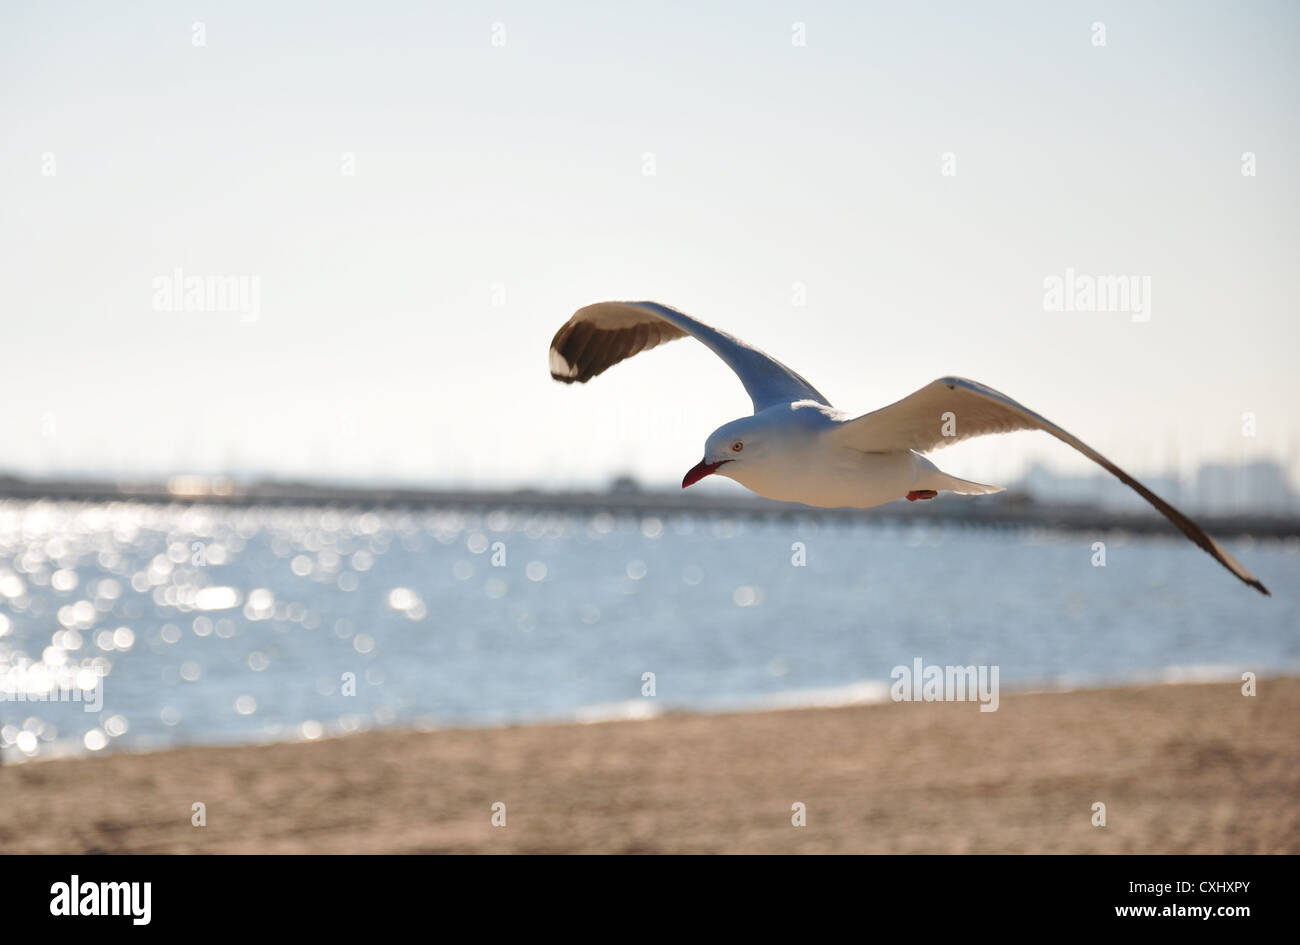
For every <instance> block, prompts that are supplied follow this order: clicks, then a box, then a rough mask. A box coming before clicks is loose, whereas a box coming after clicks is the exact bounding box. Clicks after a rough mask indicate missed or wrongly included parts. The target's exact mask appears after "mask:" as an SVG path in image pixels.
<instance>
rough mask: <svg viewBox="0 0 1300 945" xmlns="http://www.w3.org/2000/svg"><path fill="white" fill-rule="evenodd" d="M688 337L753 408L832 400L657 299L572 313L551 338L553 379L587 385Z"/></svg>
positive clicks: (770, 360)
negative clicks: (718, 362)
mask: <svg viewBox="0 0 1300 945" xmlns="http://www.w3.org/2000/svg"><path fill="white" fill-rule="evenodd" d="M686 335H694V336H695V337H696V338H698V339H699V340H700V341H702V342H704V343H705V344H706V345H708V346H709V348H710V349H711V350H712V351H713V353H714V354H716V355H717V356H718V357H720V358H722V360H723V361H726V362H727V366H728V367H729V368H731V369H732V370H733V371H735V372H736V375H737V376H738V377H739V378H740V383H742V384H744V385H745V392H746V393H748V394H749V399H750V400H752V401H753V402H754V412H755V413H758V412H759V411H760V410H762V409H763V408H765V407H771V406H772V405H774V404H780V403H793V402H794V401H797V400H815V401H817V402H818V403H821V404H826V405H827V406H828V407H829V406H830V401H828V400H827V399H826V398H825V397H823V396H822V395H821V394H819V393H818V392H817V389H816V388H814V387H813V386H812V385H811V384H809V383H808V382H807V381H805V380H804V379H803V378H802V377H800V376H799V375H798V374H796V373H795V372H794V371H792V370H790V369H789V368H788V367H786V366H785V365H784V364H782V363H781V362H780V361H777V360H776V359H775V358H770V357H768V356H767V355H765V354H764V353H763V352H761V351H759V350H758V349H757V348H751V347H750V346H749V345H747V344H745V343H744V342H743V341H741V340H740V339H739V338H733V337H732V336H731V335H729V334H727V333H726V332H724V331H718V330H717V329H716V328H712V327H710V326H708V325H705V324H704V323H703V322H698V321H696V320H695V319H693V318H691V317H690V316H689V315H684V314H682V313H681V312H679V311H677V310H676V309H674V308H669V307H668V306H667V305H660V304H659V303H658V302H597V303H596V304H595V305H588V306H586V307H584V308H580V309H578V310H577V311H576V312H574V313H573V317H572V318H570V319H569V320H568V321H567V322H565V323H564V327H562V328H561V329H560V330H559V331H557V332H556V333H555V337H554V338H553V339H552V340H551V359H550V360H551V377H553V378H555V379H556V380H557V381H563V382H564V383H566V384H572V383H573V382H574V381H577V382H578V383H580V384H585V383H586V382H587V381H589V380H591V379H592V378H593V377H595V376H596V375H597V374H601V373H603V372H605V371H606V370H608V369H609V368H611V367H613V366H614V365H615V364H618V362H620V361H622V360H625V359H626V358H630V357H632V355H634V354H639V353H640V352H642V351H648V350H649V349H651V348H653V347H655V346H656V345H661V344H663V343H664V342H665V341H672V340H673V339H675V338H682V337H684V336H686Z"/></svg>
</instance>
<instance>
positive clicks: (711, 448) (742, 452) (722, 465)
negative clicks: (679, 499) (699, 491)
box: [682, 417, 768, 489]
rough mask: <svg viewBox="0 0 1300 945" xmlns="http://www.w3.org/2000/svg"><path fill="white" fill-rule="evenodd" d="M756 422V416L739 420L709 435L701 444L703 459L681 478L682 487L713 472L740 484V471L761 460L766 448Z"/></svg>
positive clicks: (765, 440)
mask: <svg viewBox="0 0 1300 945" xmlns="http://www.w3.org/2000/svg"><path fill="white" fill-rule="evenodd" d="M756 420H757V418H756V417H742V418H740V419H739V420H733V421H731V422H730V423H726V424H723V425H722V426H720V427H718V428H717V429H716V430H714V431H713V432H712V433H711V434H709V439H708V441H707V442H706V443H705V444H704V458H703V459H702V460H700V461H699V463H698V464H697V465H695V466H694V467H693V468H692V469H691V470H690V471H689V472H688V473H687V474H686V476H685V478H683V479H682V488H683V489H685V488H686V487H687V486H691V485H694V484H695V483H697V482H699V481H700V480H701V479H703V478H704V477H705V476H711V475H713V474H714V473H718V474H719V475H723V476H726V477H728V478H729V479H735V480H737V481H741V477H742V475H743V472H742V469H745V468H749V467H752V466H753V465H754V463H755V462H756V461H759V460H761V459H762V457H763V455H764V453H765V451H766V448H767V445H768V444H767V439H768V438H767V437H766V436H764V434H763V431H762V429H761V426H760V424H759V423H757V422H755V421H756Z"/></svg>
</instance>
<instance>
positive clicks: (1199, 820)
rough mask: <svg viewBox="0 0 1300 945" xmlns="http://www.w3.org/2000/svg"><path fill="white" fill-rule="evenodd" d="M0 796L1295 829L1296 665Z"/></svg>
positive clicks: (831, 820)
mask: <svg viewBox="0 0 1300 945" xmlns="http://www.w3.org/2000/svg"><path fill="white" fill-rule="evenodd" d="M0 797H2V798H3V799H4V803H3V805H2V806H0V852H5V853H14V852H25V851H33V852H35V851H40V852H90V851H95V852H114V853H116V852H141V851H158V852H197V853H204V852H206V853H233V852H378V851H406V852H493V851H500V852H556V851H608V852H655V851H701V852H702V851H709V852H724V851H762V852H777V851H793V852H814V851H835V852H922V851H927V852H954V853H956V852H968V851H1015V852H1034V851H1044V852H1097V853H1101V852H1125V853H1132V852H1202V853H1259V852H1290V853H1297V852H1300V679H1284V680H1264V681H1261V682H1260V684H1259V689H1258V695H1257V696H1256V697H1254V698H1246V697H1243V696H1242V695H1241V693H1240V688H1239V686H1238V685H1236V684H1231V685H1224V684H1213V685H1176V686H1155V687H1147V688H1141V689H1117V690H1095V691H1087V692H1074V693H1054V694H1023V695H1006V694H1004V695H1003V697H1002V702H1001V708H1000V709H999V710H998V711H997V712H993V713H981V712H979V711H978V708H977V706H976V705H974V704H970V703H956V704H938V703H932V704H923V703H915V704H886V705H875V706H858V707H850V708H837V709H802V710H790V711H779V712H758V713H748V714H742V715H717V716H697V715H674V716H667V717H664V718H660V719H656V720H652V721H645V722H611V723H601V724H593V725H544V726H528V727H515V728H503V729H489V730H481V731H446V732H432V733H424V732H375V733H368V734H363V735H358V736H354V737H350V738H341V739H333V740H327V741H320V742H312V743H294V744H284V745H269V746H256V747H242V748H197V749H182V750H177V751H167V752H158V753H153V754H109V755H104V756H99V757H91V758H79V759H68V760H57V761H48V762H37V763H28V764H24V765H14V766H10V767H6V768H3V769H0ZM195 801H203V802H204V803H205V804H206V805H207V823H208V826H206V827H204V828H201V829H200V828H195V827H193V826H191V824H190V816H191V815H190V810H191V804H193V803H194V802H195ZM496 801H502V802H504V803H505V804H506V812H507V825H506V826H505V827H504V828H501V827H493V826H491V824H490V817H491V810H490V808H491V805H492V804H493V803H494V802H496ZM796 801H799V802H802V803H803V804H805V805H806V807H807V826H806V827H802V828H796V827H793V826H792V825H791V822H790V818H791V804H793V803H794V802H796ZM1096 801H1101V802H1104V803H1105V804H1106V807H1107V820H1108V825H1107V826H1106V827H1104V828H1099V827H1093V826H1091V824H1090V818H1091V815H1092V814H1091V807H1092V804H1093V803H1094V802H1096Z"/></svg>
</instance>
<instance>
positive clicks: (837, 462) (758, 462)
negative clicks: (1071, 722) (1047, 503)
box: [550, 302, 1269, 595]
mask: <svg viewBox="0 0 1300 945" xmlns="http://www.w3.org/2000/svg"><path fill="white" fill-rule="evenodd" d="M687 335H691V336H693V337H694V338H697V339H698V340H699V341H701V342H703V343H704V344H705V345H706V346H707V347H708V348H709V349H710V350H711V351H713V353H714V354H716V355H717V356H718V357H720V358H721V359H722V360H723V361H725V362H726V364H727V366H728V367H729V368H731V369H732V370H733V371H735V372H736V376H737V377H739V378H740V383H741V384H743V385H744V387H745V392H746V393H748V394H749V397H750V400H752V401H753V402H754V414H753V416H749V417H742V418H740V419H739V420H732V421H731V422H730V423H724V424H723V425H722V426H720V427H718V429H716V430H714V431H713V433H711V434H710V435H709V438H708V440H707V441H705V444H704V458H703V459H701V460H700V461H699V463H697V464H696V465H695V466H694V467H692V468H691V469H690V471H689V472H687V473H686V476H685V478H683V479H682V488H683V489H685V488H686V487H687V486H690V485H693V484H695V483H697V482H699V481H700V480H701V479H703V478H704V477H705V476H711V475H713V474H715V473H716V474H718V475H720V476H726V477H727V478H729V479H734V480H735V481H736V482H738V483H740V484H741V485H742V486H744V487H745V488H747V489H749V490H751V491H752V492H756V493H758V494H759V495H761V496H765V497H766V498H769V499H777V500H780V501H785V502H800V503H802V504H804V505H810V506H817V507H820V508H842V507H851V508H871V507H872V506H875V505H881V504H883V503H885V502H890V501H893V500H895V499H903V498H905V499H907V500H908V501H911V502H916V501H920V500H927V499H933V498H934V497H935V496H937V495H938V494H939V493H940V492H943V491H947V492H955V493H957V494H959V495H990V494H992V493H996V492H1001V491H1002V489H1001V488H999V487H998V486H990V485H985V484H983V483H979V482H970V481H968V480H966V479H958V478H957V477H956V476H950V475H949V474H948V473H945V472H943V471H941V470H940V469H939V468H938V467H937V466H935V465H934V463H932V462H931V461H930V460H929V459H928V458H926V457H925V456H924V455H922V454H924V453H927V452H930V451H932V450H936V449H940V448H941V447H944V446H950V445H952V444H953V443H959V442H961V441H962V440H968V439H970V438H972V437H976V436H985V435H988V434H992V433H1012V432H1015V431H1018V430H1042V431H1044V432H1046V433H1050V434H1051V435H1052V436H1054V437H1056V438H1057V439H1058V440H1060V441H1062V442H1063V443H1066V444H1067V445H1069V446H1072V447H1074V449H1076V450H1078V451H1079V452H1080V453H1082V454H1083V455H1084V456H1087V457H1088V458H1089V459H1091V460H1092V461H1093V462H1095V463H1097V464H1098V465H1100V466H1101V467H1102V468H1104V469H1106V470H1107V471H1109V472H1111V473H1112V474H1114V475H1115V476H1116V477H1118V478H1119V479H1120V480H1121V481H1122V482H1124V483H1126V484H1127V485H1129V486H1131V487H1132V488H1133V489H1134V491H1136V492H1137V493H1138V495H1140V496H1142V498H1144V499H1146V500H1147V501H1148V502H1150V503H1151V504H1152V505H1154V506H1155V507H1156V508H1157V509H1159V510H1160V512H1161V514H1162V515H1164V516H1165V517H1166V518H1167V519H1169V520H1170V521H1171V522H1173V523H1174V524H1175V525H1177V526H1178V528H1179V529H1180V530H1181V531H1182V533H1183V534H1184V535H1186V536H1187V537H1188V538H1190V539H1191V540H1192V541H1194V542H1196V544H1198V545H1200V546H1201V547H1202V548H1204V549H1205V550H1206V551H1207V552H1208V553H1209V554H1210V555H1211V556H1212V557H1213V558H1214V559H1215V560H1216V561H1218V562H1219V563H1220V564H1222V565H1223V566H1224V567H1225V568H1227V569H1228V570H1229V571H1231V572H1232V573H1233V574H1235V575H1236V576H1237V577H1238V578H1240V579H1241V580H1242V581H1244V582H1245V583H1247V584H1249V585H1250V586H1251V587H1253V588H1255V589H1256V590H1257V591H1259V592H1260V593H1262V594H1266V595H1267V594H1268V593H1269V592H1268V589H1267V588H1265V587H1264V585H1263V584H1262V583H1260V581H1259V578H1257V577H1255V576H1254V575H1253V574H1251V573H1250V571H1248V570H1246V568H1245V567H1244V566H1243V565H1242V564H1241V563H1240V562H1239V561H1237V559H1236V558H1234V557H1233V556H1232V555H1230V554H1229V553H1228V552H1227V551H1226V550H1224V548H1223V547H1222V546H1221V545H1220V544H1219V543H1218V542H1216V541H1215V540H1214V539H1213V538H1211V537H1210V536H1209V535H1208V534H1206V532H1205V530H1204V529H1203V528H1201V526H1199V525H1197V524H1196V523H1195V522H1193V521H1192V520H1191V519H1190V518H1188V517H1187V516H1186V515H1184V514H1183V513H1182V512H1180V511H1178V509H1176V508H1174V507H1173V506H1172V505H1170V504H1169V503H1168V502H1166V501H1165V500H1164V499H1162V498H1160V496H1158V495H1156V494H1155V493H1154V492H1152V491H1151V490H1150V489H1148V488H1147V487H1146V486H1144V485H1142V483H1140V482H1138V481H1137V480H1136V479H1134V478H1133V477H1132V476H1130V475H1129V474H1128V473H1126V472H1125V471H1124V470H1122V469H1120V468H1119V467H1118V466H1116V465H1115V464H1114V463H1112V462H1111V461H1110V460H1109V459H1107V458H1106V457H1105V456H1102V455H1101V454H1100V453H1098V452H1097V451H1096V450H1095V449H1093V448H1092V447H1091V446H1089V445H1088V444H1087V443H1084V442H1083V441H1082V440H1080V439H1079V438H1078V437H1076V436H1074V435H1073V434H1071V433H1068V432H1066V431H1065V430H1063V429H1061V428H1060V427H1058V426H1057V425H1056V424H1054V423H1052V422H1051V421H1050V420H1048V419H1047V418H1046V417H1043V416H1042V415H1040V414H1037V413H1035V412H1034V411H1032V410H1030V409H1029V408H1028V407H1026V406H1024V405H1023V404H1021V403H1018V402H1017V401H1015V400H1012V399H1011V398H1010V397H1008V396H1007V395H1006V394H1002V393H999V392H998V391H995V390H994V389H993V388H991V387H986V386H985V385H983V384H980V383H978V382H976V381H972V380H967V379H966V378H964V377H941V378H939V379H938V380H937V381H932V382H931V383H929V384H927V385H925V386H924V387H922V388H921V389H920V390H918V391H915V392H914V393H911V394H908V395H907V396H906V397H904V398H903V399H902V400H900V401H898V402H897V403H893V404H890V405H889V406H888V407H882V408H880V409H879V410H873V411H872V412H871V413H865V414H862V415H861V416H859V417H854V416H851V415H850V414H847V413H845V412H844V411H842V410H837V409H835V408H834V407H832V406H831V402H830V401H829V400H828V399H827V398H826V396H825V395H824V394H822V393H820V392H819V391H818V390H817V389H816V388H815V387H813V386H812V385H811V384H809V383H808V381H806V380H804V378H803V377H801V376H800V375H798V374H796V373H795V372H794V371H792V370H790V369H789V368H788V367H786V366H785V365H784V364H782V363H781V362H780V361H778V360H776V359H775V358H772V357H769V356H768V355H766V354H764V353H763V352H762V351H759V350H758V349H757V348H755V347H753V346H751V345H748V344H746V343H745V342H743V341H741V340H740V339H739V338H736V337H733V336H732V335H729V334H727V333H726V332H724V331H720V330H718V329H717V328H713V327H712V326H710V325H706V324H704V323H703V322H701V321H698V320H696V319H694V318H692V317H691V316H689V315H686V314H685V313H683V312H679V311H677V309H674V308H669V307H668V306H667V305H660V304H659V303H658V302H597V303H595V304H594V305H587V306H585V307H583V308H580V309H578V310H577V311H576V312H575V313H574V314H573V317H572V318H570V319H569V320H568V321H567V322H565V323H564V325H563V326H562V327H561V328H560V330H559V331H557V332H556V333H555V337H554V338H553V339H552V340H551V351H550V368H551V377H553V378H554V379H555V380H557V381H562V382H563V383H565V384H573V383H575V382H576V383H579V384H585V383H586V382H587V381H589V380H591V379H592V378H593V377H596V376H597V375H599V374H602V373H604V372H605V371H607V370H608V369H609V368H611V367H613V366H614V365H615V364H618V363H619V362H620V361H623V360H626V359H627V358H630V357H632V356H633V355H635V354H640V353H641V352H642V351H648V350H650V349H651V348H654V347H657V346H658V345H661V344H663V343H664V342H667V341H673V340H675V339H677V338H683V337H685V336H687Z"/></svg>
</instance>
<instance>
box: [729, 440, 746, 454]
mask: <svg viewBox="0 0 1300 945" xmlns="http://www.w3.org/2000/svg"><path fill="white" fill-rule="evenodd" d="M744 448H745V444H744V443H742V442H740V440H737V441H736V442H735V443H732V444H731V451H732V452H733V453H739V452H740V451H741V450H743V449H744Z"/></svg>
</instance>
